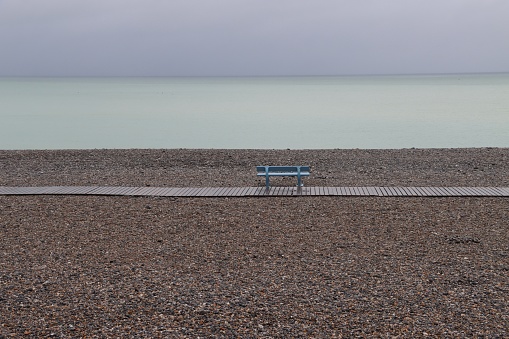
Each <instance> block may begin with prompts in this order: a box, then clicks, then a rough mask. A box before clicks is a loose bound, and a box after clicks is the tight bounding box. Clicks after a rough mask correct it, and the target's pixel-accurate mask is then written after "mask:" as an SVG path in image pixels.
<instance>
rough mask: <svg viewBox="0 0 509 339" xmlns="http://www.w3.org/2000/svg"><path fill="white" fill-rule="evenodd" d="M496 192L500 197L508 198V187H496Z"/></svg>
mask: <svg viewBox="0 0 509 339" xmlns="http://www.w3.org/2000/svg"><path fill="white" fill-rule="evenodd" d="M497 189H498V191H500V194H501V196H503V197H509V187H497Z"/></svg>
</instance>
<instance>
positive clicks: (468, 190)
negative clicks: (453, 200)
mask: <svg viewBox="0 0 509 339" xmlns="http://www.w3.org/2000/svg"><path fill="white" fill-rule="evenodd" d="M459 190H460V192H462V194H463V196H468V197H478V196H479V193H478V192H477V191H476V190H474V189H472V188H470V187H459Z"/></svg>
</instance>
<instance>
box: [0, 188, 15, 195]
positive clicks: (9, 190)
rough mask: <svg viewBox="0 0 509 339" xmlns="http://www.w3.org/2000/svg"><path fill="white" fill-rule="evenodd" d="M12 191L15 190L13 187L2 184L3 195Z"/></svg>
mask: <svg viewBox="0 0 509 339" xmlns="http://www.w3.org/2000/svg"><path fill="white" fill-rule="evenodd" d="M12 191H13V188H12V187H10V186H1V187H0V194H1V195H10V194H11V192H12Z"/></svg>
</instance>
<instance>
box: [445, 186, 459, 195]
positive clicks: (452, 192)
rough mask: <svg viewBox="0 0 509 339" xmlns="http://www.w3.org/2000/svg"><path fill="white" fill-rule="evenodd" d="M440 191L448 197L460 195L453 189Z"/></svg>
mask: <svg viewBox="0 0 509 339" xmlns="http://www.w3.org/2000/svg"><path fill="white" fill-rule="evenodd" d="M442 191H445V195H447V196H449V197H454V196H459V195H461V192H459V191H458V190H457V189H456V188H455V187H442Z"/></svg>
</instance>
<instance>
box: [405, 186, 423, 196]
mask: <svg viewBox="0 0 509 339" xmlns="http://www.w3.org/2000/svg"><path fill="white" fill-rule="evenodd" d="M403 189H404V190H405V191H406V193H407V195H408V196H410V197H418V196H419V194H418V193H417V191H415V190H414V188H413V187H403Z"/></svg>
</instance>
